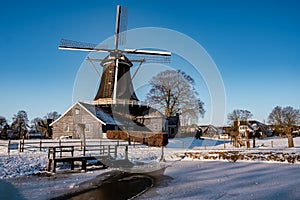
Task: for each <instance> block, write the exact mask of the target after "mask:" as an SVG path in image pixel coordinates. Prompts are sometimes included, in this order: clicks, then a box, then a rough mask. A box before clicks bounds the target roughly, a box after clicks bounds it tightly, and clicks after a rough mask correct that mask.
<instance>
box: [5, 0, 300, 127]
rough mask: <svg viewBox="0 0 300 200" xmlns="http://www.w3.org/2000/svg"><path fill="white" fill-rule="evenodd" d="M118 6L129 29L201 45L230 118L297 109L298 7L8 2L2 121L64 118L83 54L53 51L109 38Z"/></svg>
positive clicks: (258, 116)
mask: <svg viewBox="0 0 300 200" xmlns="http://www.w3.org/2000/svg"><path fill="white" fill-rule="evenodd" d="M117 4H121V5H125V6H126V7H128V29H132V28H139V27H164V28H169V29H173V30H176V31H179V32H182V33H184V34H186V35H188V36H189V37H191V38H193V39H194V40H196V41H197V42H198V43H199V44H201V45H202V46H203V47H204V48H205V50H206V51H207V52H208V53H209V55H210V56H211V57H212V59H213V60H214V62H215V63H216V65H217V67H218V69H219V71H220V73H221V75H222V78H223V82H224V86H225V89H226V96H227V113H228V112H231V111H232V110H233V109H248V110H250V111H251V112H252V113H253V118H255V119H258V120H261V121H263V120H266V119H267V116H268V114H269V113H270V112H271V111H272V109H273V108H274V107H275V106H277V105H280V106H287V105H290V106H293V107H295V108H300V93H299V89H298V87H299V86H300V76H299V74H300V73H299V71H300V20H299V19H300V16H299V15H300V14H299V9H300V3H299V1H296V0H295V1H292V0H287V1H283V0H282V1H276V0H275V1H271V0H263V1H254V0H253V1H250V0H249V1H248V0H245V1H241V0H240V1H233V0H228V1H201V0H199V1H196V0H194V1H192V0H185V1H162V0H160V1H158V0H151V1H137V0H136V1H133V0H128V1H126V0H122V1H112V0H101V1H100V0H97V1H96V0H90V1H84V0H74V1H67V0H61V1H59V0H51V1H47V0H45V1H34V0H28V1H16V0H6V1H1V2H0V19H1V20H0V36H1V37H0V55H1V56H0V66H1V67H0V69H1V76H0V77H1V78H0V82H1V85H2V87H1V98H0V99H1V104H0V115H2V116H5V117H6V118H7V119H9V120H11V118H12V116H13V114H15V113H17V112H18V110H21V109H23V110H26V111H27V113H28V115H29V118H30V119H33V118H35V117H43V116H44V115H45V114H46V113H48V112H51V111H58V112H59V113H64V112H65V110H66V109H67V108H69V107H70V106H71V105H72V92H73V85H74V81H75V78H76V74H77V70H78V69H79V67H80V65H81V63H82V61H83V60H84V59H85V57H86V56H87V53H86V52H71V51H62V50H58V48H57V47H58V45H59V41H60V39H61V38H67V39H73V40H78V41H87V42H92V43H96V44H97V43H99V42H101V41H103V40H105V39H106V38H107V37H110V36H111V35H112V34H113V33H114V23H115V10H116V5H117ZM191 51H192V50H191ZM183 70H184V69H183ZM199 93H200V94H201V91H199ZM203 99H204V100H206V101H207V98H206V97H203ZM205 103H206V102H205ZM207 104H209V103H207ZM200 123H203V124H205V123H209V119H207V118H204V119H202V120H201V121H200Z"/></svg>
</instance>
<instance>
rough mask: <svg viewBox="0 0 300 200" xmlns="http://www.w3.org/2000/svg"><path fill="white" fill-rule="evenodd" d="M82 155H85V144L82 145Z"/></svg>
mask: <svg viewBox="0 0 300 200" xmlns="http://www.w3.org/2000/svg"><path fill="white" fill-rule="evenodd" d="M83 156H85V145H84V146H83Z"/></svg>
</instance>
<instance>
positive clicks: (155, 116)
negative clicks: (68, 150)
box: [51, 102, 166, 139]
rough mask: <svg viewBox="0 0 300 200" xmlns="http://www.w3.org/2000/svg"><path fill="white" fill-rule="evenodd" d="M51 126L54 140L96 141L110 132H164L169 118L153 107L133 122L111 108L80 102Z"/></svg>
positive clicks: (130, 117) (130, 118)
mask: <svg viewBox="0 0 300 200" xmlns="http://www.w3.org/2000/svg"><path fill="white" fill-rule="evenodd" d="M126 106H128V105H126ZM144 109H145V108H144ZM51 126H52V130H53V138H61V137H69V138H74V139H78V138H83V137H85V139H97V138H106V132H107V131H108V130H128V131H142V132H153V133H158V132H164V131H165V128H166V127H165V126H166V118H165V116H164V115H162V114H161V113H160V112H159V111H157V110H155V109H153V108H150V107H148V109H147V113H145V114H144V115H142V116H137V117H135V119H132V116H128V117H127V116H124V115H121V114H119V110H115V111H114V110H113V111H112V108H111V106H110V105H109V104H108V105H104V104H102V105H97V104H90V103H84V102H77V103H75V104H74V105H73V106H71V107H70V108H69V109H68V110H67V111H66V112H65V113H64V114H62V115H61V116H60V117H59V118H58V119H57V120H55V121H54V122H53V123H52V124H51Z"/></svg>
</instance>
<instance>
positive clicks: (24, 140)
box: [22, 136, 25, 152]
mask: <svg viewBox="0 0 300 200" xmlns="http://www.w3.org/2000/svg"><path fill="white" fill-rule="evenodd" d="M22 141H23V147H22V152H24V146H25V140H24V136H23V139H22Z"/></svg>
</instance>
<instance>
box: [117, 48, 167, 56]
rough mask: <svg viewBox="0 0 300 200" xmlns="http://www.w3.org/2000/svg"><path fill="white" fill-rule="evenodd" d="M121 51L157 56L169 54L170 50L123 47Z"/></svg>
mask: <svg viewBox="0 0 300 200" xmlns="http://www.w3.org/2000/svg"><path fill="white" fill-rule="evenodd" d="M123 52H124V53H128V54H146V55H157V56H171V52H168V51H151V50H138V49H125V50H124V51H123Z"/></svg>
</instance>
